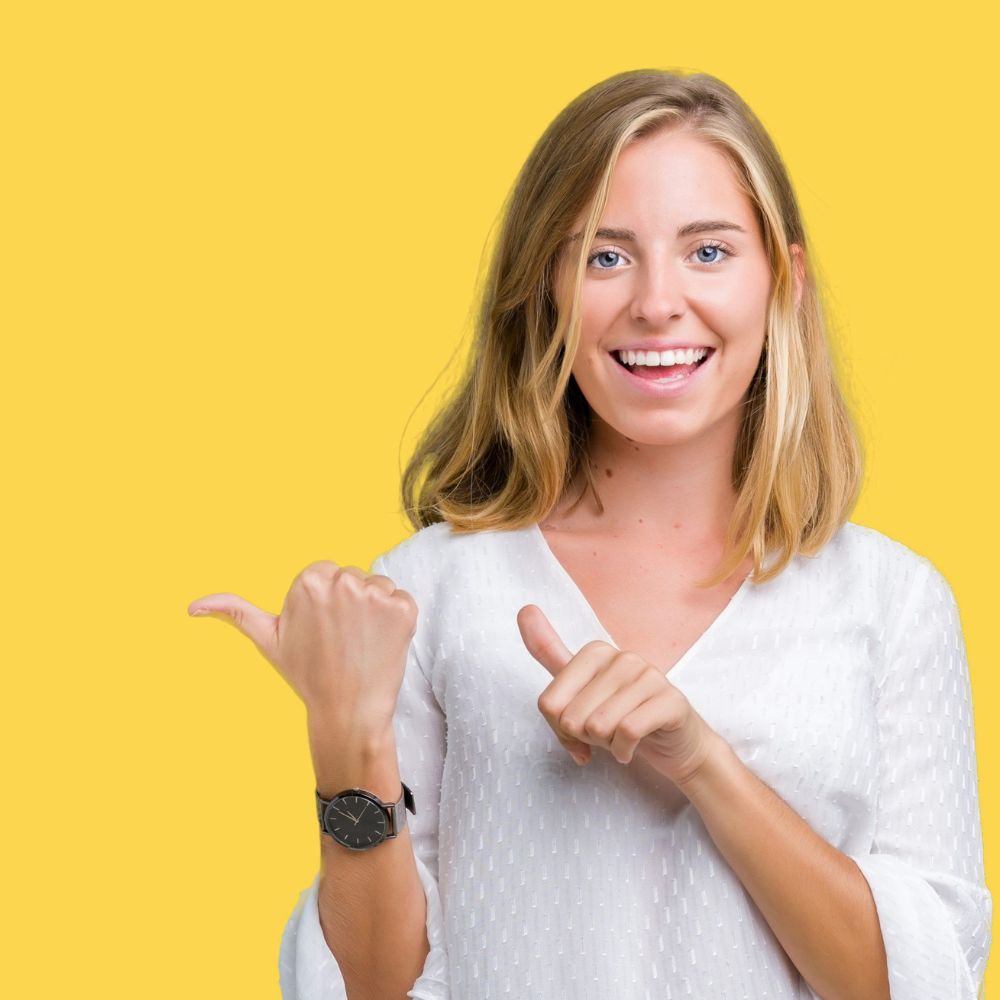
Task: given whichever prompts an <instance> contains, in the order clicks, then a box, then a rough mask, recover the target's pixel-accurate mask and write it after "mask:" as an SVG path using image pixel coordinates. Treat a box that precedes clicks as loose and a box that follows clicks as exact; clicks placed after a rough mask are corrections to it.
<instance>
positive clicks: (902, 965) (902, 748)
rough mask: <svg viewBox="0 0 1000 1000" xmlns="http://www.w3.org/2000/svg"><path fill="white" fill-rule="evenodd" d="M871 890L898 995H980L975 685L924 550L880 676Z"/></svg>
mask: <svg viewBox="0 0 1000 1000" xmlns="http://www.w3.org/2000/svg"><path fill="white" fill-rule="evenodd" d="M876 686H877V716H878V729H879V743H880V758H881V763H880V769H879V782H880V783H879V786H878V792H877V798H876V830H875V838H874V843H873V845H872V848H871V853H870V854H867V855H851V857H852V858H853V860H854V861H855V862H856V863H857V865H858V866H859V868H860V869H861V871H862V873H863V874H864V876H865V878H866V879H867V881H868V884H869V886H870V887H871V890H872V896H873V898H874V900H875V906H876V909H877V911H878V917H879V923H880V926H881V928H882V936H883V940H884V943H885V950H886V957H887V960H888V971H889V986H890V995H891V997H892V1000H975V998H976V996H977V993H978V991H979V990H980V988H981V985H982V981H983V977H984V973H985V968H986V959H987V956H988V954H989V949H990V941H991V917H992V909H993V907H992V897H991V895H990V891H989V890H988V889H987V888H986V885H985V880H984V870H983V842H982V827H981V823H980V813H979V793H978V784H977V772H976V751H975V735H974V729H973V711H972V691H971V685H970V678H969V668H968V663H967V657H966V648H965V640H964V636H963V634H962V628H961V623H960V619H959V613H958V608H957V606H956V602H955V597H954V594H953V593H952V590H951V587H950V586H949V584H948V583H947V581H946V580H945V579H944V577H943V576H942V575H941V574H940V572H939V571H938V570H937V569H936V568H935V567H934V565H933V564H932V563H931V562H930V561H929V560H927V559H925V558H923V557H921V561H920V563H919V564H918V566H917V569H916V573H915V575H914V577H913V579H912V589H911V591H910V593H909V595H908V599H907V600H906V603H905V606H904V607H903V609H902V615H901V617H900V618H899V619H898V620H897V625H896V627H895V629H894V630H893V632H892V634H891V635H890V637H889V642H888V646H887V649H886V659H885V661H884V670H882V671H880V675H879V676H878V678H877V682H876Z"/></svg>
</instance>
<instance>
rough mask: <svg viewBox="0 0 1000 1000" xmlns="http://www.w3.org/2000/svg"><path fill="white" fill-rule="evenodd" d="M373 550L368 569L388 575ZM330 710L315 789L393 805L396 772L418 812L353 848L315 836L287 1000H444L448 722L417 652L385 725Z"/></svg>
mask: <svg viewBox="0 0 1000 1000" xmlns="http://www.w3.org/2000/svg"><path fill="white" fill-rule="evenodd" d="M383 558H384V557H380V558H379V559H377V560H375V562H374V563H373V564H372V573H378V574H386V575H390V576H391V573H390V572H389V571H388V570H387V569H386V567H385V564H384V562H383ZM335 718H336V712H335V710H334V711H330V712H325V711H322V710H320V709H318V708H317V707H315V706H313V707H312V708H311V709H310V710H309V711H308V730H309V746H310V751H311V754H312V760H313V768H314V771H315V775H316V788H317V790H318V791H319V793H320V795H321V796H322V797H323V798H330V797H331V796H332V795H334V794H335V793H336V792H339V791H341V790H343V789H345V788H354V787H359V788H366V789H368V790H370V791H372V792H374V793H375V794H376V795H378V796H379V798H381V799H382V800H383V801H385V802H395V801H396V800H397V799H398V798H399V796H400V793H401V790H402V786H401V779H402V780H403V781H405V782H406V784H407V786H408V787H409V788H410V789H411V790H412V791H413V797H414V803H415V808H416V813H415V814H413V813H410V812H407V814H406V826H405V827H404V828H403V830H402V831H401V832H400V834H399V836H398V837H396V838H395V839H388V840H385V841H383V842H382V843H381V844H379V845H378V846H377V847H374V848H372V849H371V850H367V851H352V850H349V849H348V848H346V847H343V846H342V845H341V844H338V843H337V842H336V841H335V840H333V838H331V837H329V836H327V835H326V834H322V833H321V834H320V835H319V836H320V870H319V873H318V874H317V876H316V878H315V879H314V880H313V882H312V884H311V885H310V886H309V887H308V888H307V889H305V890H303V892H302V893H301V894H300V897H299V901H298V903H297V904H296V906H295V909H294V911H293V913H292V915H291V917H290V918H289V920H288V922H287V924H286V927H285V931H284V935H283V937H282V941H281V950H280V957H279V974H280V981H281V995H282V998H283V1000H345V998H346V1000H376V998H377V1000H404V998H406V997H410V998H413V1000H448V985H447V961H446V955H445V948H444V922H443V919H442V910H441V902H440V896H439V891H438V864H437V845H438V809H439V798H440V792H441V775H442V770H443V766H444V753H445V719H444V713H443V712H442V711H441V708H440V706H439V705H438V703H437V699H436V698H435V697H434V694H433V692H432V690H431V687H430V684H429V682H428V680H427V678H426V677H425V675H424V672H423V668H422V667H421V664H420V662H419V660H418V659H417V654H416V648H415V644H411V645H410V648H409V651H408V653H407V658H406V667H405V671H404V674H403V681H402V684H401V686H400V690H399V695H398V698H397V703H396V710H395V713H394V715H393V720H392V727H391V729H389V730H387V731H386V733H385V735H384V736H382V737H381V738H380V737H379V735H378V734H377V733H376V734H374V735H373V734H371V733H369V734H367V735H354V734H352V733H351V732H350V731H349V730H348V729H344V728H343V724H342V723H338V724H335V725H331V724H330V720H331V719H335Z"/></svg>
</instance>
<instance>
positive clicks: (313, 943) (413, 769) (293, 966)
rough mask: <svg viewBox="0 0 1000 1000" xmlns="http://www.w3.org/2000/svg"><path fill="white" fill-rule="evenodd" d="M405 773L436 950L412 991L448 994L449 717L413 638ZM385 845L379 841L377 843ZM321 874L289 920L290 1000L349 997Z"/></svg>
mask: <svg viewBox="0 0 1000 1000" xmlns="http://www.w3.org/2000/svg"><path fill="white" fill-rule="evenodd" d="M371 571H372V573H381V574H385V575H386V576H389V577H391V578H392V579H393V580H394V582H395V583H396V584H397V586H400V587H403V588H404V589H408V588H407V587H406V586H405V584H404V583H403V582H401V581H399V580H397V579H396V577H395V576H394V575H393V573H392V572H390V571H389V570H388V569H387V568H386V561H385V557H384V556H380V557H379V558H378V559H376V560H375V561H374V562H373V563H372V569H371ZM393 728H394V731H395V735H396V748H397V755H396V756H397V760H398V762H399V769H400V775H401V776H402V778H403V780H404V781H405V782H406V784H407V785H408V786H409V788H410V789H411V790H412V792H413V797H414V804H415V807H416V814H413V813H410V812H407V815H406V822H407V825H408V826H409V828H410V839H411V842H412V844H413V852H414V856H415V860H416V864H417V872H418V874H419V876H420V881H421V882H422V883H423V887H424V892H425V894H426V896H427V920H426V927H427V940H428V943H429V945H430V952H429V953H428V955H427V960H426V962H425V963H424V968H423V971H422V972H421V974H420V977H419V978H418V979H417V981H416V982H415V983H414V985H413V987H412V989H411V990H410V991H409V992H408V993H407V996H408V997H410V998H412V1000H448V974H447V969H448V963H447V957H446V953H445V947H444V920H443V915H442V910H441V899H440V894H439V891H438V815H439V806H440V792H441V775H442V770H443V767H444V755H445V717H444V713H443V712H442V710H441V708H440V706H439V705H438V702H437V700H436V698H435V697H434V693H433V691H432V690H431V686H430V682H429V681H428V679H427V677H426V675H425V673H424V670H423V668H422V666H421V664H420V661H419V659H418V655H417V650H416V641H414V642H413V643H411V644H410V649H409V652H408V654H407V661H406V669H405V673H404V675H403V682H402V685H401V686H400V691H399V698H398V700H397V703H396V713H395V715H394V717H393ZM373 849H374V850H378V848H377V847H376V848H373ZM319 879H320V876H319V873H317V875H316V877H315V879H314V880H313V882H312V884H311V885H310V886H309V887H308V888H306V889H304V890H303V891H302V892H301V893H300V894H299V899H298V902H297V903H296V906H295V909H294V910H293V912H292V914H291V916H290V917H289V919H288V922H287V924H286V925H285V931H284V934H283V936H282V939H281V949H280V954H279V959H278V970H279V979H280V984H281V996H282V1000H346V997H347V991H346V988H345V985H344V978H343V975H342V974H341V972H340V969H339V967H338V966H337V962H336V959H335V958H334V956H333V953H332V952H331V951H330V948H329V946H328V945H327V943H326V938H325V937H324V936H323V930H322V927H321V926H320V922H319V902H318V891H319Z"/></svg>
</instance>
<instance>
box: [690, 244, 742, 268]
mask: <svg viewBox="0 0 1000 1000" xmlns="http://www.w3.org/2000/svg"><path fill="white" fill-rule="evenodd" d="M702 250H721V251H722V252H723V253H724V254H725V255H726V257H732V256H734V254H733V252H732V250H730V249H729V247H727V246H726V245H725V244H724V243H718V242H715V241H714V240H713V241H712V242H709V243H702V244H701V246H699V247H697V248H696V249H695V251H694V252H695V253H701V251H702ZM718 259H719V258H718V257H713V258H712V259H711V260H705V259H704V258H699V263H701V264H714V263H716V261H718ZM723 259H725V258H723Z"/></svg>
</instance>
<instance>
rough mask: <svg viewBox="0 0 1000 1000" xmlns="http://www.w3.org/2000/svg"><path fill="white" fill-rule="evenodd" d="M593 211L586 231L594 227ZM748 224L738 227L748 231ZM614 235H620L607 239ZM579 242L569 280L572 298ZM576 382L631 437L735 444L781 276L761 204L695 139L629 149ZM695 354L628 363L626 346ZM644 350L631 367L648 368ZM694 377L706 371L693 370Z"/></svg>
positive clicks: (672, 135) (593, 271)
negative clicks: (774, 284) (770, 252)
mask: <svg viewBox="0 0 1000 1000" xmlns="http://www.w3.org/2000/svg"><path fill="white" fill-rule="evenodd" d="M584 221H585V215H583V214H581V216H580V217H579V218H578V219H577V224H576V225H575V226H574V229H573V233H580V232H581V231H582V229H583V223H584ZM737 227H738V228H737ZM602 230H609V231H608V232H602ZM797 250H798V248H797V247H793V253H794V252H796V251H797ZM578 251H579V237H577V239H576V240H571V241H570V242H569V244H568V249H567V251H566V254H565V257H564V259H563V262H562V264H563V266H562V269H561V270H560V272H559V279H558V285H557V293H556V294H557V297H558V301H559V302H560V304H561V305H562V304H563V303H566V302H567V301H568V300H567V296H568V294H569V290H570V282H571V281H572V274H571V273H570V272H571V271H572V269H573V263H574V260H575V258H576V256H577V253H578ZM589 258H590V259H589V261H588V264H587V270H586V273H585V276H584V281H583V288H582V292H581V296H582V297H581V309H582V317H581V329H580V343H579V347H578V350H577V353H576V356H575V358H574V362H573V369H572V370H573V376H574V377H575V378H576V381H577V384H578V385H579V387H580V390H581V391H582V393H583V394H584V396H585V397H586V399H587V401H588V402H589V404H590V406H591V408H592V410H593V411H594V418H595V421H596V420H598V419H599V420H602V421H604V423H605V424H607V425H609V426H610V428H613V429H614V430H616V431H617V432H618V433H619V434H621V435H622V436H624V437H625V438H628V439H629V440H631V441H635V442H639V443H643V444H679V443H682V442H684V441H694V440H695V439H703V438H704V436H705V435H707V434H710V433H714V434H720V433H723V434H727V435H729V436H731V440H732V441H735V435H736V431H737V430H738V427H739V423H740V422H741V420H742V414H741V410H740V404H741V403H742V401H743V400H744V398H745V396H746V392H747V389H748V387H749V385H750V381H751V379H752V377H753V374H754V372H755V371H756V369H757V364H758V362H759V360H760V356H761V351H762V349H763V344H764V330H765V320H766V310H767V304H768V297H769V294H770V291H771V271H770V265H769V263H768V259H767V255H766V252H765V250H764V244H763V240H762V235H761V233H760V229H759V227H758V224H757V220H756V218H755V215H754V212H753V208H752V205H751V203H750V201H749V199H748V198H747V197H746V195H745V194H744V193H743V192H742V191H741V190H740V188H739V187H738V185H737V183H736V180H735V178H734V176H733V173H732V168H731V167H730V165H729V162H728V161H727V160H726V158H725V157H724V156H723V155H722V154H721V153H720V152H718V151H717V150H716V149H715V148H713V147H712V146H711V145H709V144H708V143H706V142H705V141H704V140H702V139H699V138H697V137H695V136H693V135H691V134H690V133H687V132H682V131H669V130H666V131H660V132H657V133H654V134H652V135H649V136H645V137H643V138H642V139H639V140H638V141H636V142H634V143H632V144H631V145H629V146H626V147H625V149H624V150H622V153H621V156H620V157H619V159H618V163H617V164H616V166H615V171H614V174H613V176H612V180H611V188H610V192H609V197H608V201H607V205H606V206H605V209H604V214H603V215H602V217H601V221H600V230H599V231H598V234H597V237H596V238H595V240H594V242H593V243H592V244H591V246H590V248H589ZM675 348H681V349H683V350H684V352H685V353H684V354H683V355H681V356H680V357H678V356H675V357H674V360H683V361H687V358H688V355H687V353H686V352H687V351H688V350H692V349H694V350H696V351H697V352H698V354H696V356H695V357H696V359H697V358H698V357H699V356H700V354H702V353H704V354H705V360H704V361H701V362H698V363H697V366H695V365H690V364H681V365H680V366H676V365H675V366H673V367H655V366H653V365H650V364H646V365H636V366H635V367H632V368H631V369H626V368H624V367H623V366H622V364H621V363H620V359H619V354H618V352H619V351H621V350H626V351H632V352H645V354H646V357H645V360H646V361H647V362H648V361H651V360H653V359H652V358H650V357H649V356H648V355H650V354H652V353H653V352H655V354H656V357H657V358H658V359H660V360H661V361H664V360H669V359H670V355H667V357H666V358H663V357H662V352H664V351H672V350H674V349H675ZM642 358H643V355H641V354H640V355H639V357H638V358H632V359H631V360H633V361H637V360H641V359H642ZM691 372H693V374H689V373H691Z"/></svg>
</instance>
